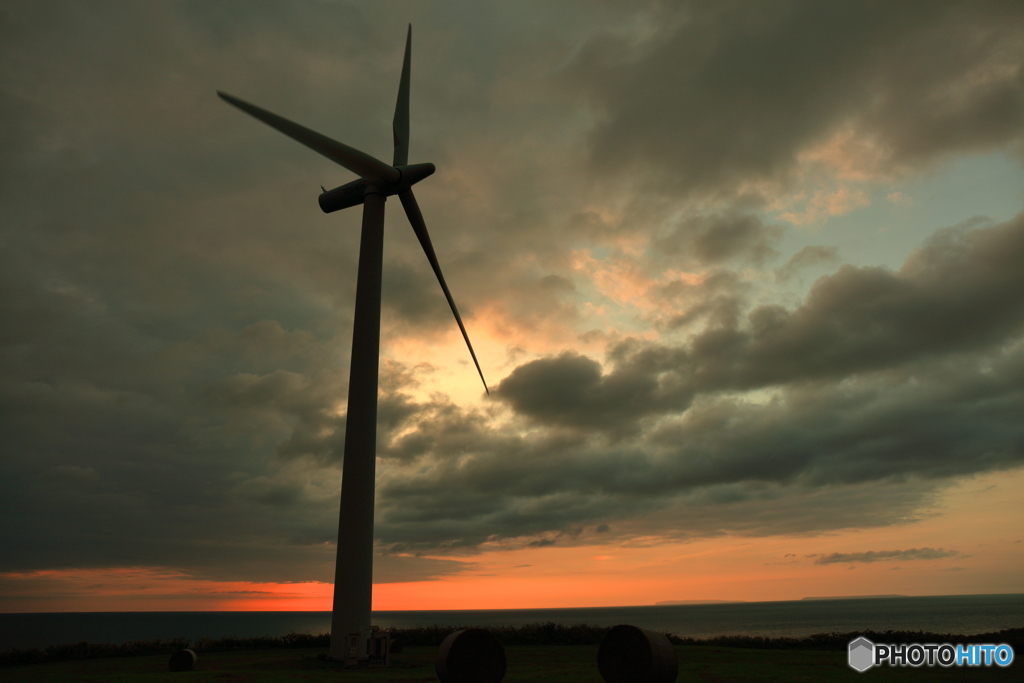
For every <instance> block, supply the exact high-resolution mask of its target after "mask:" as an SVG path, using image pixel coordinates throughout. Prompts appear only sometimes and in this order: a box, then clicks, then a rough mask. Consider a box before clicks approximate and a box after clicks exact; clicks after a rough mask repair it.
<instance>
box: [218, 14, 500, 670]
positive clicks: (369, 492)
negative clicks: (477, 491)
mask: <svg viewBox="0 0 1024 683" xmlns="http://www.w3.org/2000/svg"><path fill="white" fill-rule="evenodd" d="M411 50H412V25H411V24H410V25H409V31H408V34H407V36H406V41H405V60H404V62H403V64H402V78H401V81H399V85H398V103H397V104H396V105H395V118H394V121H393V123H392V130H393V133H394V144H395V154H394V158H393V161H392V164H391V165H390V166H389V165H388V164H386V163H384V162H383V161H380V160H378V159H376V158H374V157H372V156H370V155H369V154H367V153H365V152H362V151H360V150H358V149H355V148H353V147H349V146H348V145H345V144H342V143H340V142H337V141H335V140H332V139H331V138H328V137H326V136H324V135H321V134H320V133H317V132H315V131H312V130H310V129H309V128H306V127H304V126H300V125H299V124H297V123H293V122H292V121H289V120H287V119H284V118H281V117H280V116H277V115H276V114H272V113H270V112H269V111H267V110H265V109H261V108H260V107H257V106H255V105H252V104H249V103H248V102H244V101H242V100H240V99H238V98H237V97H232V96H231V95H228V94H226V93H223V92H221V91H219V90H218V91H217V94H218V95H219V96H220V97H221V99H223V100H225V101H226V102H228V103H230V104H232V105H234V106H236V107H238V108H239V109H241V110H242V111H244V112H245V113H247V114H250V115H251V116H254V117H255V118H257V119H259V120H260V121H262V122H263V123H266V124H267V125H269V126H272V127H274V128H276V129H277V130H279V131H280V132H282V133H284V134H285V135H287V136H289V137H291V138H293V139H295V140H297V141H298V142H301V143H302V144H304V145H306V146H307V147H309V148H310V149H312V150H314V151H316V152H319V153H320V154H323V155H324V156H325V157H327V158H328V159H330V160H332V161H334V162H336V163H338V164H340V165H342V166H344V167H345V168H347V169H348V170H350V171H352V172H353V173H355V174H356V175H358V176H359V178H358V179H357V180H353V181H352V182H350V183H347V184H345V185H342V186H341V187H337V188H335V189H333V190H329V191H325V192H323V193H322V194H321V195H320V199H319V202H320V208H321V209H322V210H323V211H324V213H330V212H332V211H338V210H340V209H345V208H348V207H350V206H356V205H358V204H362V205H363V224H362V235H361V237H360V243H359V272H358V275H357V281H356V308H355V320H354V324H353V329H352V364H351V367H350V369H349V373H350V374H349V385H348V415H347V419H346V423H347V424H346V429H345V461H344V464H343V466H342V480H341V514H340V519H339V523H338V557H337V563H336V565H335V573H334V608H333V614H332V617H331V650H330V656H331V658H333V659H344V658H346V657H347V656H348V655H349V652H348V651H347V650H346V647H345V637H346V634H348V633H352V632H356V631H358V632H359V633H360V637H359V641H358V658H359V659H366V657H367V654H368V653H367V647H366V636H367V634H368V633H369V627H370V608H371V598H372V590H373V498H374V470H375V466H376V458H377V366H378V363H379V360H380V286H381V265H382V258H383V248H384V202H385V200H386V199H387V198H388V197H390V196H391V195H396V194H397V195H398V198H399V199H400V200H401V202H402V207H403V208H405V214H406V216H408V217H409V222H410V223H411V224H412V229H413V232H415V233H416V237H417V238H419V241H420V245H421V246H422V247H423V251H424V252H425V254H426V256H427V261H429V262H430V267H431V268H433V269H434V275H436V276H437V281H438V282H439V283H441V290H442V291H443V292H444V296H445V298H446V299H447V300H448V305H449V306H450V307H451V309H452V313H454V314H455V321H456V322H457V323H458V324H459V329H460V330H461V331H462V337H463V339H465V340H466V346H467V347H469V354H470V355H471V356H472V357H473V364H474V365H476V371H477V373H479V375H480V380H481V381H482V382H483V383H484V391H487V393H488V394H490V391H488V390H487V381H486V380H485V379H484V373H483V371H482V370H481V369H480V363H479V362H478V361H477V359H476V353H474V352H473V345H472V344H471V343H470V342H469V335H468V334H467V333H466V326H465V325H463V323H462V317H461V316H460V315H459V309H458V308H456V307H455V301H454V300H453V299H452V295H451V292H450V291H448V285H447V284H446V283H445V281H444V275H442V274H441V267H440V266H439V265H438V263H437V256H436V255H435V254H434V247H433V246H432V245H431V243H430V235H429V234H428V233H427V226H426V223H424V222H423V215H422V214H421V213H420V208H419V205H418V204H417V203H416V196H415V195H414V194H413V192H412V186H413V185H415V184H416V183H418V182H419V181H421V180H423V179H424V178H426V177H427V176H429V175H430V174H432V173H433V172H434V165H433V164H412V165H409V61H410V57H411V54H412V52H411Z"/></svg>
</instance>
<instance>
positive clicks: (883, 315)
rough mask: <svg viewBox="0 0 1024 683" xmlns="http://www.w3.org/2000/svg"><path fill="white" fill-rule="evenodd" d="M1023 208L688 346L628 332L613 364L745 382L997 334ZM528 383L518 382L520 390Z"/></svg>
mask: <svg viewBox="0 0 1024 683" xmlns="http://www.w3.org/2000/svg"><path fill="white" fill-rule="evenodd" d="M1022 258H1024V214H1022V215H1019V216H1017V217H1016V218H1014V219H1013V220H1011V221H1009V222H1007V223H1004V224H1000V225H996V226H992V227H988V228H979V229H976V230H966V229H959V230H958V229H953V230H947V231H943V232H940V233H938V234H937V235H936V237H934V238H933V239H932V240H931V241H930V242H929V243H928V244H926V245H925V246H923V247H922V248H920V249H918V250H917V251H915V252H914V253H913V254H912V255H911V256H910V257H909V258H908V259H907V260H906V262H905V263H904V264H903V266H902V267H901V268H900V270H899V271H890V270H888V269H885V268H876V267H862V268H858V267H854V266H849V265H846V266H843V267H841V268H840V269H839V270H838V271H837V272H835V273H833V274H832V275H828V276H825V277H822V278H820V279H819V280H817V281H816V282H815V284H814V286H813V287H812V288H811V290H810V292H809V293H808V294H807V297H806V298H805V300H804V302H803V303H802V305H800V306H799V307H797V308H795V309H793V310H789V309H786V308H784V307H782V306H779V305H767V306H759V307H757V308H754V309H753V310H751V311H750V312H749V313H748V314H747V315H746V319H745V320H740V321H736V322H735V324H724V325H711V326H709V327H708V328H707V329H706V330H704V331H703V332H701V333H700V334H697V335H696V336H695V337H694V338H693V341H692V342H691V343H690V344H689V345H688V346H685V347H668V346H665V345H664V344H659V343H641V342H638V341H627V342H624V343H622V344H621V345H620V346H619V347H618V348H615V349H613V350H612V354H611V357H612V359H613V360H614V361H615V363H616V371H617V372H626V371H627V370H629V369H634V368H642V369H644V370H645V371H646V372H649V373H659V374H660V373H664V374H665V375H666V376H668V377H676V378H678V379H679V381H681V382H683V383H684V384H685V385H686V386H690V387H692V388H693V389H695V390H703V391H714V390H736V389H752V388H757V387H763V386H768V385H772V384H777V383H790V382H798V381H805V380H819V379H824V378H830V377H844V376H848V375H850V374H851V373H858V372H867V371H872V370H881V369H885V368H889V367H893V366H896V365H899V364H902V363H908V362H912V361H916V360H919V359H923V358H927V357H929V356H932V355H936V354H947V353H957V352H970V351H975V350H980V349H985V348H988V347H990V346H992V345H995V344H1000V343H1003V342H1005V341H1006V340H1008V339H1012V338H1013V335H1015V334H1017V333H1019V331H1020V328H1021V325H1022V324H1024V300H1022V299H1021V298H1020V297H1019V296H1017V295H1016V293H1017V292H1020V291H1022V289H1024V271H1022V270H1021V269H1020V268H1019V266H1018V264H1019V263H1020V260H1021V259H1022ZM521 391H523V390H521Z"/></svg>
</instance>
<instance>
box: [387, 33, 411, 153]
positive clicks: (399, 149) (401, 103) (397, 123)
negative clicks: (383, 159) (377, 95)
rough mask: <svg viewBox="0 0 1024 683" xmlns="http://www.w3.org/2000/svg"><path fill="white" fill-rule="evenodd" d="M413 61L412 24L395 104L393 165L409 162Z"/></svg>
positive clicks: (392, 125)
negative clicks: (411, 66)
mask: <svg viewBox="0 0 1024 683" xmlns="http://www.w3.org/2000/svg"><path fill="white" fill-rule="evenodd" d="M411 61H412V24H409V33H408V34H407V35H406V38H405V61H404V62H403V63H402V80H401V81H399V82H398V102H397V103H396V104H395V118H394V120H393V121H392V123H391V130H392V132H393V133H394V136H395V161H394V163H393V164H392V165H393V166H405V165H406V164H408V163H409V64H410V62H411Z"/></svg>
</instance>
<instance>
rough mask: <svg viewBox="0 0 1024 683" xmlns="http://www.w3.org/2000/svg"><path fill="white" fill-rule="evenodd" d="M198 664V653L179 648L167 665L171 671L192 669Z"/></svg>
mask: <svg viewBox="0 0 1024 683" xmlns="http://www.w3.org/2000/svg"><path fill="white" fill-rule="evenodd" d="M195 665H196V653H195V652H193V651H192V650H178V651H177V652H175V653H174V654H173V655H171V660H170V661H169V662H167V667H168V668H169V669H170V670H171V671H191V670H192V667H194V666H195Z"/></svg>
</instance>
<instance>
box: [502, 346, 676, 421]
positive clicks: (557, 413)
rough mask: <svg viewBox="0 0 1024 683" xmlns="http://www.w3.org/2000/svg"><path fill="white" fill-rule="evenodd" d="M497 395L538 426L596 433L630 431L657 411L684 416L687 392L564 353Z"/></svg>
mask: <svg viewBox="0 0 1024 683" xmlns="http://www.w3.org/2000/svg"><path fill="white" fill-rule="evenodd" d="M494 395H495V396H496V397H498V398H500V399H501V400H503V401H506V402H508V404H509V405H510V406H512V408H513V409H514V410H515V411H516V412H518V413H519V414H521V415H526V416H529V417H531V418H533V419H534V420H537V421H538V422H542V423H547V424H553V425H566V426H573V427H585V428H592V429H593V428H596V429H616V428H619V427H621V428H629V426H630V425H631V424H632V422H633V421H634V420H635V419H636V418H637V417H639V416H642V415H645V414H649V413H650V412H651V411H652V410H654V411H659V412H660V411H669V410H672V411H680V410H683V409H684V408H685V407H686V404H687V403H688V400H689V396H688V394H687V393H686V392H685V391H682V392H679V391H662V390H661V389H660V388H659V386H658V383H657V381H656V379H655V378H654V377H652V376H650V375H646V374H643V373H639V372H633V371H631V369H630V368H623V369H617V370H616V371H613V372H612V373H610V374H608V375H602V373H601V366H600V365H599V364H598V363H597V362H596V361H593V360H591V359H589V358H586V357H584V356H581V355H578V354H573V353H568V352H567V353H563V354H562V355H560V356H558V357H557V358H545V359H541V360H536V361H532V362H530V363H527V364H526V365H521V366H519V367H518V368H516V369H515V370H513V371H512V373H511V374H510V375H509V376H508V377H506V378H505V379H503V380H502V381H501V382H500V383H499V384H498V386H497V388H496V389H495V391H494Z"/></svg>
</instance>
